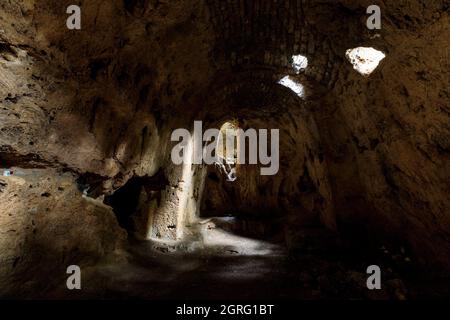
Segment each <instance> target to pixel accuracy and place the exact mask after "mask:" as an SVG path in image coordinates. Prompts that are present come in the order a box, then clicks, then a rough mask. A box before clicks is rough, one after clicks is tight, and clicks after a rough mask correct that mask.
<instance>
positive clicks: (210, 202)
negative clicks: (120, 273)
mask: <svg viewBox="0 0 450 320" xmlns="http://www.w3.org/2000/svg"><path fill="white" fill-rule="evenodd" d="M371 2H373V1H370V0H338V1H336V0H283V1H276V0H259V1H245V0H230V1H218V0H217V1H213V0H210V1H201V0H180V1H171V2H169V1H154V0H112V1H91V0H89V1H88V0H81V1H78V3H79V5H80V6H81V8H82V30H79V31H70V30H68V29H67V28H66V26H65V22H66V17H67V15H66V14H65V12H66V8H67V6H68V5H70V4H73V3H72V1H70V0H62V1H61V0H17V1H13V2H11V1H1V2H0V167H2V168H12V167H16V168H17V170H19V172H20V170H22V171H23V172H26V174H25V175H24V176H15V175H13V176H12V177H2V178H1V180H0V198H1V202H0V209H1V211H0V230H1V232H0V279H1V282H0V283H1V284H2V286H1V287H2V288H7V287H11V288H13V289H14V290H16V289H17V286H18V285H17V282H16V281H18V280H16V279H19V278H18V277H21V276H22V274H23V272H24V271H25V270H37V269H35V268H38V269H39V270H40V271H42V270H45V268H47V266H48V265H50V266H52V265H53V266H55V267H56V264H55V263H54V262H48V261H50V260H52V259H51V258H49V257H50V256H51V255H52V254H53V252H54V255H56V256H57V257H58V258H57V260H58V261H61V262H60V263H58V265H59V267H61V266H64V267H65V266H66V264H67V263H66V261H69V260H70V262H71V263H72V262H73V263H75V262H76V261H77V260H80V261H81V260H84V259H86V257H88V259H87V260H90V258H92V259H94V260H95V258H97V257H105V256H108V254H109V253H111V252H113V251H114V250H115V249H116V248H119V247H120V243H121V241H122V240H123V238H124V234H123V231H122V230H121V229H120V228H119V222H121V221H120V220H121V219H123V221H125V223H124V224H122V223H121V225H122V227H126V228H128V231H129V233H135V234H136V235H137V236H139V237H141V238H145V239H148V238H157V239H166V240H167V239H169V240H175V239H181V238H183V237H184V236H186V235H189V231H188V230H186V228H185V227H186V226H189V225H191V224H192V223H193V222H195V221H196V219H197V218H198V217H199V216H211V215H224V214H230V213H231V214H234V215H239V216H242V217H244V218H246V217H248V218H249V219H254V218H258V217H264V218H267V219H268V220H269V221H272V220H271V219H273V220H276V221H277V223H281V225H282V227H281V228H280V230H284V237H285V239H286V242H287V244H288V246H289V247H299V246H300V247H301V243H300V244H299V243H298V242H299V241H300V242H301V238H302V232H303V231H301V230H302V228H305V227H317V226H319V225H323V226H326V227H327V228H329V229H331V230H333V231H334V232H336V233H337V234H339V235H341V236H342V238H343V239H348V240H349V241H351V242H353V243H359V241H361V240H368V241H369V242H370V243H373V244H376V245H381V244H384V243H385V242H390V243H394V244H395V245H397V246H398V247H400V246H405V247H407V248H408V251H411V253H412V254H413V255H414V256H415V257H416V259H415V261H417V260H418V261H419V262H420V263H421V264H422V265H424V264H425V265H427V266H429V267H436V266H440V268H441V270H443V271H444V272H445V273H447V274H448V271H449V269H450V234H449V233H450V215H449V212H450V199H449V193H448V190H450V186H449V181H450V179H449V174H450V168H449V147H450V140H449V139H450V138H449V137H450V121H449V102H450V99H449V91H448V90H449V89H448V88H449V79H450V75H449V72H450V71H449V70H450V68H449V61H450V60H449V57H448V52H447V50H448V49H447V48H448V47H449V39H450V37H449V33H450V30H449V28H450V23H449V14H448V8H449V1H448V0H433V1H425V0H416V1H407V2H405V1H387V0H384V1H378V2H379V5H380V6H381V8H382V12H383V28H382V30H380V31H369V30H367V28H366V27H365V20H366V18H367V15H366V13H365V10H366V8H367V6H369V5H371V4H372V3H371ZM363 45H364V46H373V47H375V48H377V49H379V50H382V51H383V52H385V53H386V56H387V57H386V59H385V60H384V61H383V62H382V63H381V65H380V66H379V68H378V69H377V70H376V71H375V72H374V73H373V74H372V75H371V76H370V77H369V78H364V77H362V76H360V75H359V74H357V73H356V72H355V71H354V70H353V69H352V66H351V65H350V64H349V63H347V62H346V61H345V52H346V50H347V49H349V48H354V47H357V46H363ZM293 54H303V55H305V56H306V57H307V58H308V59H309V66H308V68H307V69H306V70H305V72H302V73H301V74H295V72H294V70H293V69H292V67H291V63H292V60H291V59H292V55H293ZM285 75H290V76H291V77H293V78H294V79H296V81H299V82H301V83H302V84H303V85H304V86H305V91H306V95H305V97H304V98H303V99H301V98H299V97H298V96H297V95H295V94H294V93H293V92H291V91H289V90H288V89H287V88H284V87H282V86H280V85H279V84H277V81H278V80H280V79H281V78H282V77H284V76H285ZM233 119H237V120H238V122H239V125H240V126H241V127H242V128H250V127H252V128H269V129H270V128H279V129H280V132H281V133H280V135H281V136H280V141H281V143H280V163H281V168H280V172H279V173H278V174H277V175H276V176H275V177H261V176H259V174H258V172H259V168H258V167H255V166H240V167H239V168H238V180H237V181H236V182H235V183H233V184H230V183H228V182H225V179H224V178H223V177H222V176H221V175H220V172H215V169H214V168H212V167H210V168H208V167H206V166H196V165H191V164H186V165H184V166H175V165H173V164H172V162H171V160H170V151H171V148H172V146H173V143H172V142H171V141H170V136H171V133H172V131H173V130H174V129H176V128H187V129H192V127H193V121H194V120H203V122H204V126H205V128H206V127H209V128H212V127H215V128H219V127H220V126H221V125H222V124H223V123H224V122H225V121H228V120H233ZM27 170H31V171H27ZM214 175H215V176H214ZM133 178H134V179H136V178H139V179H141V180H139V184H138V185H137V186H136V188H128V187H129V184H128V183H129V182H130V181H132V179H133ZM29 179H32V180H33V181H32V182H30V181H29ZM47 179H50V180H47ZM30 184H31V185H33V187H32V188H29V186H28V185H30ZM61 184H64V186H63V187H62V188H63V189H64V190H59V189H58V188H59V187H60V185H61ZM118 190H122V191H123V192H122V193H123V194H124V195H125V196H124V197H123V198H121V197H120V196H119V195H120V192H119V191H118ZM83 192H84V197H83ZM44 194H45V195H47V194H48V196H42V195H44ZM15 195H17V196H15ZM103 196H104V197H105V198H106V201H105V203H107V204H111V205H112V206H113V207H114V211H115V214H116V215H118V216H119V221H115V220H114V219H113V215H112V209H111V208H110V207H107V206H104V205H103V204H101V201H96V202H92V201H93V200H92V199H91V198H97V197H103ZM109 197H112V198H109ZM114 197H116V198H114ZM114 199H121V200H120V201H115V200H114ZM130 199H134V200H130ZM114 203H119V204H122V205H123V206H125V210H124V211H121V208H119V207H118V206H116V205H114ZM130 208H133V210H130ZM35 210H37V212H34V211H35ZM120 212H122V213H123V214H124V216H122V217H120V214H121V213H120ZM34 216H37V217H36V219H34V218H33V217H34ZM38 217H39V218H38ZM130 219H131V221H132V223H131V224H130V223H129V221H130ZM34 224H36V226H35V225H34ZM41 226H42V227H41ZM27 228H28V229H27ZM11 230H15V232H12V231H11ZM33 230H37V231H36V233H33ZM61 230H62V231H61ZM33 247H38V248H42V249H40V250H37V251H35V250H32V249H29V248H33ZM47 247H48V250H47ZM45 252H47V253H45ZM48 252H50V253H48ZM35 255H38V256H39V258H35ZM68 256H70V257H73V259H72V258H70V259H69V258H67V257H68ZM37 259H42V260H39V261H42V262H41V263H39V266H36V265H35V263H36V261H38V260H37ZM40 271H36V272H40ZM3 284H4V285H5V286H3ZM33 285H34V284H33ZM30 286H32V285H30ZM14 290H13V291H12V292H14ZM30 290H31V289H30Z"/></svg>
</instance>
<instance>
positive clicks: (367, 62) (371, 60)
mask: <svg viewBox="0 0 450 320" xmlns="http://www.w3.org/2000/svg"><path fill="white" fill-rule="evenodd" d="M345 55H346V57H347V59H348V61H350V63H351V64H352V65H353V68H354V69H355V70H356V71H358V72H359V73H360V74H362V75H363V76H366V77H367V76H369V75H370V74H371V73H372V72H373V71H375V69H376V68H377V67H378V65H379V64H380V62H381V61H382V60H383V59H384V58H385V57H386V55H385V54H384V53H383V52H381V51H379V50H376V49H374V48H366V47H358V48H354V49H349V50H347V52H346V54H345Z"/></svg>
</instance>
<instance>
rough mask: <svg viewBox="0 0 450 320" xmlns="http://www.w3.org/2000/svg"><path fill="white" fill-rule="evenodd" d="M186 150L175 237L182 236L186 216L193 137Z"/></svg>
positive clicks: (192, 171) (190, 184)
mask: <svg viewBox="0 0 450 320" xmlns="http://www.w3.org/2000/svg"><path fill="white" fill-rule="evenodd" d="M186 150H187V152H186V154H185V155H184V161H183V169H182V179H181V182H180V188H179V190H178V191H177V193H178V199H179V201H178V209H177V238H178V239H180V238H182V237H183V228H182V227H181V226H183V225H184V222H185V220H186V216H187V214H188V213H187V212H186V211H187V206H188V199H189V192H190V190H191V187H192V178H193V177H194V170H193V168H192V163H193V156H194V137H191V139H190V140H189V144H188V146H187V148H186Z"/></svg>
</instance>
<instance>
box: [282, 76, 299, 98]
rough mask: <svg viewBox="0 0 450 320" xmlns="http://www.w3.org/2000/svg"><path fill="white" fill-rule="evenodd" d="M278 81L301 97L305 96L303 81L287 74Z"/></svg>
mask: <svg viewBox="0 0 450 320" xmlns="http://www.w3.org/2000/svg"><path fill="white" fill-rule="evenodd" d="M278 83H279V84H281V85H282V86H285V87H287V88H289V89H291V90H292V91H293V92H294V93H295V94H296V95H297V96H299V97H300V98H304V97H305V87H304V86H303V85H302V84H301V83H299V82H296V81H295V80H293V79H291V77H289V76H285V77H284V78H283V79H281V80H280V81H278Z"/></svg>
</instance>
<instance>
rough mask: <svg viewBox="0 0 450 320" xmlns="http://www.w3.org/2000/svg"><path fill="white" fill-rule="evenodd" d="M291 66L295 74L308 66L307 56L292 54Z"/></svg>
mask: <svg viewBox="0 0 450 320" xmlns="http://www.w3.org/2000/svg"><path fill="white" fill-rule="evenodd" d="M292 68H294V70H295V73H297V74H300V72H302V71H305V70H306V68H308V58H307V57H305V56H302V55H301V54H299V55H294V56H292Z"/></svg>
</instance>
